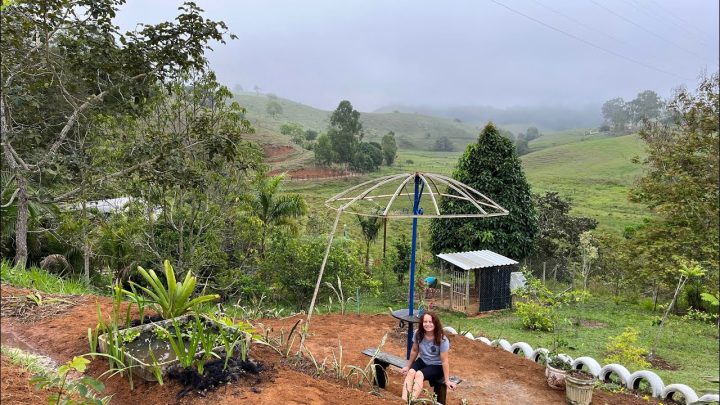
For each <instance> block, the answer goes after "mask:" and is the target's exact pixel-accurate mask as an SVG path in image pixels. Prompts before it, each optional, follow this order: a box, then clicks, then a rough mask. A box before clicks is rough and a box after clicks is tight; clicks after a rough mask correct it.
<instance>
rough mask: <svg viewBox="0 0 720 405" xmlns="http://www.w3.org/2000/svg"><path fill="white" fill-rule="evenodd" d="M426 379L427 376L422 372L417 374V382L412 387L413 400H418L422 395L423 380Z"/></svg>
mask: <svg viewBox="0 0 720 405" xmlns="http://www.w3.org/2000/svg"><path fill="white" fill-rule="evenodd" d="M424 379H425V375H423V372H422V371H418V372H416V373H415V381H414V382H413V387H412V393H413V394H412V397H413V399H418V398H419V397H420V393H421V392H422V389H423V380H424Z"/></svg>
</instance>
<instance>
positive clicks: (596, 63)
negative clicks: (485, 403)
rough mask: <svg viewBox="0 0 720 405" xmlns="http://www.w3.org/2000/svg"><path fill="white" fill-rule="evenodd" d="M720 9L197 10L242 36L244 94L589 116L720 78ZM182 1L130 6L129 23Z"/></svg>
mask: <svg viewBox="0 0 720 405" xmlns="http://www.w3.org/2000/svg"><path fill="white" fill-rule="evenodd" d="M718 3H720V2H718V1H717V0H467V1H460V0H448V1H421V0H414V1H409V0H408V1H405V0H396V1H391V0H385V1H382V0H328V1H320V0H318V1H315V0H305V1H296V0H287V1H286V0H282V1H280V0H278V1H272V0H196V4H198V6H199V7H201V8H202V9H204V10H205V16H206V17H207V18H210V19H213V20H222V21H224V22H225V23H226V24H227V25H228V28H229V31H230V32H231V33H233V34H235V35H237V36H238V39H236V40H229V41H228V42H227V43H226V44H225V45H222V44H212V47H213V49H214V50H213V51H212V52H209V53H208V55H207V56H208V59H209V61H210V66H211V68H212V69H213V70H214V71H215V72H216V73H217V76H218V79H219V80H220V81H221V82H222V83H223V84H225V85H227V86H228V87H230V88H231V89H233V88H234V87H235V86H236V85H240V86H242V87H243V88H244V90H246V91H253V89H254V88H255V86H257V87H259V88H260V90H259V91H260V92H262V93H273V94H276V95H277V96H279V97H283V98H288V99H291V100H294V101H298V102H301V103H304V104H308V105H311V106H313V107H316V108H321V109H325V110H332V109H334V108H335V107H336V106H337V104H338V103H339V101H340V100H344V99H346V100H350V101H351V102H352V104H353V106H354V107H355V108H356V109H358V110H360V111H374V110H376V109H378V108H381V107H383V106H387V105H406V106H432V107H455V106H493V107H498V108H505V107H513V106H562V107H573V106H585V105H591V104H601V103H602V102H604V101H606V100H608V99H611V98H614V97H623V98H624V99H625V100H631V99H633V98H634V97H635V96H636V95H637V93H639V92H641V91H643V90H647V89H650V90H654V91H656V92H657V93H658V94H660V95H661V96H662V97H663V98H669V97H670V96H671V95H672V93H673V89H675V88H677V87H678V86H681V85H684V86H686V87H688V88H694V87H696V85H697V82H698V77H699V76H700V75H701V73H702V72H707V73H708V74H710V73H714V72H716V71H718V60H719V59H720V57H719V55H718V50H719V49H720V44H719V43H718V42H719V40H718V38H719V37H720V34H719V33H718V18H719V16H720V11H719V10H718V7H719V5H718ZM180 4H182V1H175V0H128V1H127V3H126V4H125V5H124V6H122V8H121V10H120V13H118V18H117V20H116V23H117V24H118V25H120V27H121V29H123V30H129V29H134V27H135V26H136V24H137V23H139V22H142V23H157V22H160V21H165V20H172V19H173V18H174V17H175V15H177V7H178V6H179V5H180Z"/></svg>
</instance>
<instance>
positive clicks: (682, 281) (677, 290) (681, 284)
mask: <svg viewBox="0 0 720 405" xmlns="http://www.w3.org/2000/svg"><path fill="white" fill-rule="evenodd" d="M687 280H688V279H687V278H686V277H683V276H681V277H680V280H679V281H678V285H677V287H676V288H675V294H673V297H672V301H670V304H669V305H668V307H667V308H665V313H664V314H663V317H662V319H661V320H660V325H658V330H657V332H656V333H655V339H653V345H652V348H651V349H650V353H649V354H648V358H650V359H652V358H653V357H654V356H655V351H656V350H657V345H658V343H659V341H660V334H661V333H662V329H663V326H665V321H666V320H667V317H668V314H670V310H671V309H672V307H673V306H674V305H675V301H676V300H677V297H678V295H679V294H680V291H681V290H682V288H683V287H684V286H685V283H686V282H687Z"/></svg>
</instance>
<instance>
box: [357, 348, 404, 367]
mask: <svg viewBox="0 0 720 405" xmlns="http://www.w3.org/2000/svg"><path fill="white" fill-rule="evenodd" d="M375 352H377V348H376V347H370V348H367V349H365V350H363V352H362V354H364V355H366V356H368V357H373V356H375V360H379V361H381V362H383V363H387V364H392V365H393V366H395V367H399V368H403V367H405V366H406V365H407V360H405V359H403V358H402V357H398V356H395V355H393V354H390V353H385V352H378V354H377V355H375Z"/></svg>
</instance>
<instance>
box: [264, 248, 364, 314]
mask: <svg viewBox="0 0 720 405" xmlns="http://www.w3.org/2000/svg"><path fill="white" fill-rule="evenodd" d="M326 247H327V237H326V236H305V237H301V238H298V237H291V236H289V235H285V234H278V235H275V237H274V238H273V239H272V241H271V243H270V246H269V248H268V251H267V255H266V259H265V261H264V262H263V263H262V265H261V266H262V275H263V278H264V279H265V280H267V282H268V283H270V284H271V285H272V288H273V289H274V293H275V297H273V298H278V299H279V298H280V297H282V299H283V300H286V301H287V303H289V304H291V305H293V306H295V307H297V308H300V307H302V306H304V305H306V304H308V303H309V302H310V299H311V298H312V294H313V291H314V290H315V283H316V281H317V276H318V272H319V270H320V265H321V264H322V260H323V256H324V255H325V248H326ZM358 248H359V246H358V245H357V244H356V243H354V242H353V241H352V240H350V239H346V238H336V239H335V240H334V241H333V245H332V247H331V248H330V254H329V256H328V260H327V264H326V266H325V272H324V274H323V278H324V280H333V281H334V280H336V279H337V277H338V276H339V277H340V279H341V280H342V284H343V288H344V289H345V291H353V292H354V291H355V288H356V287H367V286H369V285H370V283H369V281H370V280H369V278H368V276H367V275H365V272H364V271H363V270H362V269H363V266H362V264H361V263H360V260H359V259H358V258H359V257H360V254H359V249H358ZM330 293H332V291H330V290H329V289H327V288H321V289H320V291H319V293H318V302H320V301H324V300H326V299H327V297H328V296H329V294H330Z"/></svg>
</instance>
